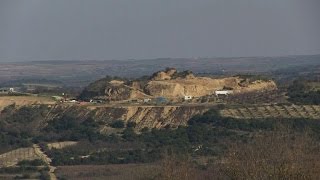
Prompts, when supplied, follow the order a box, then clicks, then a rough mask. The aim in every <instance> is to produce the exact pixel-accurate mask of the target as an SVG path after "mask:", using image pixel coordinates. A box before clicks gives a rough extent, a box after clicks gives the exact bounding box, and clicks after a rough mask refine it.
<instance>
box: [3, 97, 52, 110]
mask: <svg viewBox="0 0 320 180" xmlns="http://www.w3.org/2000/svg"><path fill="white" fill-rule="evenodd" d="M11 104H16V105H18V106H24V105H32V104H55V101H54V100H53V99H52V98H51V97H38V96H0V110H1V109H3V108H4V107H6V106H9V105H11Z"/></svg>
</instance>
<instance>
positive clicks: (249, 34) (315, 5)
mask: <svg viewBox="0 0 320 180" xmlns="http://www.w3.org/2000/svg"><path fill="white" fill-rule="evenodd" d="M319 9H320V1H319V0H0V61H33V60H112V59H115V60H117V59H153V58H195V57H240V56H241V57H244V56H284V55H308V54H320V21H319V19H320V11H319Z"/></svg>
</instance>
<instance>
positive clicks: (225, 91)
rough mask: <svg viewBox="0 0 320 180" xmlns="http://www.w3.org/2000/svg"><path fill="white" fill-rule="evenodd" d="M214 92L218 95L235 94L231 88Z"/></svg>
mask: <svg viewBox="0 0 320 180" xmlns="http://www.w3.org/2000/svg"><path fill="white" fill-rule="evenodd" d="M214 94H215V95H216V96H219V95H225V96H228V95H229V94H233V91H230V90H221V91H215V92H214Z"/></svg>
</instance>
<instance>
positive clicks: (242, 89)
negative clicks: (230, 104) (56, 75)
mask: <svg viewBox="0 0 320 180" xmlns="http://www.w3.org/2000/svg"><path fill="white" fill-rule="evenodd" d="M226 88H227V89H231V90H232V91H233V93H234V94H241V93H248V92H261V91H270V90H275V89H277V86H276V84H275V82H273V81H272V80H260V79H254V80H251V79H250V77H240V76H233V77H225V78H211V77H197V76H195V75H194V74H193V73H192V72H191V71H183V72H178V71H177V70H176V69H174V68H167V69H166V70H164V71H159V72H156V73H154V74H153V75H152V76H150V77H148V78H144V79H137V80H133V81H128V80H127V81H126V80H110V79H108V78H107V79H106V78H105V79H101V80H98V81H96V82H94V83H92V84H90V85H89V86H88V87H87V88H86V89H85V90H84V91H83V92H82V94H81V95H80V98H81V99H85V100H88V99H104V100H111V101H119V100H130V99H142V98H157V97H165V98H167V99H170V100H175V101H177V100H178V101H179V100H182V98H183V97H184V96H192V97H203V96H208V95H212V94H214V92H215V91H217V90H223V89H226Z"/></svg>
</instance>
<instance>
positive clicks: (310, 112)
mask: <svg viewBox="0 0 320 180" xmlns="http://www.w3.org/2000/svg"><path fill="white" fill-rule="evenodd" d="M221 115H222V116H224V117H232V118H237V119H253V118H261V119H262V118H306V119H320V106H313V105H291V106H289V105H273V106H272V105H271V106H251V107H240V108H230V109H224V110H222V111H221Z"/></svg>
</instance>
